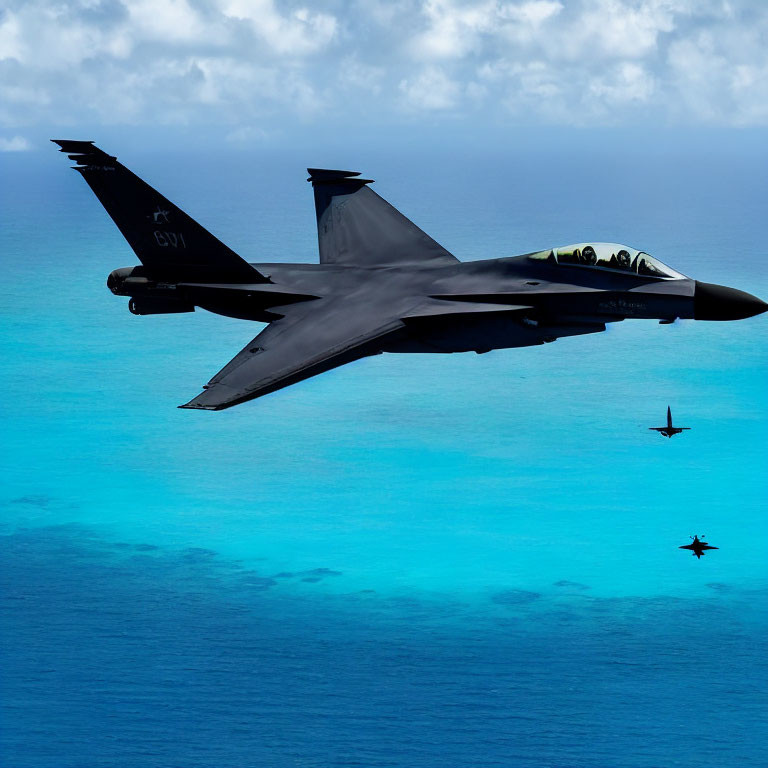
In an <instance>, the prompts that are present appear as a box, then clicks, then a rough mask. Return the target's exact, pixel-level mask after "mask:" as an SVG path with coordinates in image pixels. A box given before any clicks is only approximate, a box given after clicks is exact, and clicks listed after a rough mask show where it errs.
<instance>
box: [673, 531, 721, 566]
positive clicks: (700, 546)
mask: <svg viewBox="0 0 768 768" xmlns="http://www.w3.org/2000/svg"><path fill="white" fill-rule="evenodd" d="M678 549H690V550H691V551H692V552H693V554H694V555H696V559H697V560H700V559H701V556H702V555H703V554H704V550H705V549H719V547H710V546H709V544H707V542H706V541H702V540H701V539H699V537H698V536H693V537H692V538H691V543H690V544H685V545H684V546H682V547H678Z"/></svg>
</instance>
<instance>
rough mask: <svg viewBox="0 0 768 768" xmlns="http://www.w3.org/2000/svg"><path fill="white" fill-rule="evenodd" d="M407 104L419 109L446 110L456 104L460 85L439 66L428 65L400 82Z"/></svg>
mask: <svg viewBox="0 0 768 768" xmlns="http://www.w3.org/2000/svg"><path fill="white" fill-rule="evenodd" d="M400 90H401V91H402V93H403V94H404V95H405V101H406V104H407V105H408V106H409V107H411V108H412V109H417V110H445V109H451V108H452V107H454V106H456V104H457V102H458V98H459V86H458V85H457V84H456V83H455V82H454V81H453V80H451V79H450V78H449V77H448V76H447V75H446V74H445V72H443V71H442V70H441V69H440V68H438V67H427V68H426V69H424V70H422V71H421V72H420V73H419V74H418V75H417V76H416V77H414V78H412V79H410V80H402V81H401V82H400Z"/></svg>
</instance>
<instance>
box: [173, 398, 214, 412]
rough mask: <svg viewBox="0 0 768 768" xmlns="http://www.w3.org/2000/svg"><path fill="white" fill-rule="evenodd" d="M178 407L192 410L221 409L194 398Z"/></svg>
mask: <svg viewBox="0 0 768 768" xmlns="http://www.w3.org/2000/svg"><path fill="white" fill-rule="evenodd" d="M176 407H177V408H186V409H189V410H190V411H219V410H221V409H220V408H216V407H214V406H211V405H200V404H199V403H196V402H195V401H194V400H190V401H189V402H188V403H184V405H177V406H176Z"/></svg>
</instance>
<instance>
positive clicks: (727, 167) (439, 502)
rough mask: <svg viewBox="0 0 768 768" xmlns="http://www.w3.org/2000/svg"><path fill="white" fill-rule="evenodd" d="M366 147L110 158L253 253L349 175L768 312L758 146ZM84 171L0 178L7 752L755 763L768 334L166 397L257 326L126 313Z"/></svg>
mask: <svg viewBox="0 0 768 768" xmlns="http://www.w3.org/2000/svg"><path fill="white" fill-rule="evenodd" d="M106 148H107V149H110V150H111V151H115V148H110V147H106ZM117 149H119V148H117ZM352 154H353V156H352V157H348V156H345V153H343V152H340V151H336V152H328V153H326V155H327V156H322V155H321V156H320V157H318V156H317V154H314V155H311V156H310V155H308V154H307V153H302V152H294V153H285V152H282V153H280V152H278V153H271V154H267V153H249V154H245V155H238V154H235V153H231V154H226V153H222V154H220V155H215V156H202V157H201V156H196V155H191V154H189V155H185V154H182V153H178V154H175V155H174V154H171V155H159V154H150V153H146V152H144V153H142V152H141V151H139V152H134V153H133V154H125V153H124V154H123V155H122V156H121V159H122V160H123V161H124V162H125V163H126V164H127V165H128V166H129V167H131V168H132V169H133V170H134V171H136V172H137V173H139V175H141V176H143V177H144V178H145V179H147V181H149V182H150V183H152V184H153V185H154V186H156V187H158V188H159V189H160V190H161V191H162V192H163V193H165V194H166V195H167V196H168V197H170V198H171V199H172V200H174V202H176V203H177V204H179V205H180V206H181V207H182V208H184V209H185V210H187V212H189V213H190V214H191V215H192V216H194V217H195V218H197V219H199V220H200V221H201V223H203V224H204V225H205V226H207V227H208V228H210V229H211V230H212V231H213V232H214V233H215V234H217V235H218V236H219V237H220V238H221V239H223V240H224V241H225V242H226V243H227V244H228V245H230V246H231V247H232V248H234V249H235V250H236V251H237V252H238V253H240V254H241V255H243V256H244V257H246V258H247V259H248V260H250V261H256V262H258V261H315V260H316V233H315V228H314V212H313V207H312V200H311V190H310V188H309V185H307V184H305V183H304V182H303V179H304V178H305V176H304V175H303V169H304V167H306V166H307V165H318V166H329V167H348V166H351V165H355V166H356V168H358V169H359V170H362V171H364V172H365V174H371V175H372V177H373V178H375V179H377V183H376V186H375V189H376V190H377V191H378V192H379V194H381V195H383V196H384V197H385V198H387V199H388V200H390V202H392V203H393V204H394V205H396V206H397V207H399V208H400V209H401V210H403V211H404V212H405V213H406V214H407V215H409V216H410V217H411V218H413V219H414V220H415V221H416V223H418V224H419V225H420V226H422V228H424V229H425V230H426V231H428V232H429V233H430V234H432V235H433V236H434V237H435V238H436V239H437V240H438V241H439V242H440V243H441V244H443V245H444V246H445V247H447V248H448V249H449V250H450V251H452V252H453V253H454V254H456V255H457V256H458V257H459V258H461V259H462V260H465V259H467V260H468V259H478V258H489V257H494V256H509V255H514V254H515V253H524V252H528V251H533V250H537V249H540V248H544V247H550V246H553V245H562V244H566V243H570V242H577V241H584V240H590V239H593V240H604V241H617V242H624V243H627V244H629V245H632V246H635V247H638V248H642V249H644V250H647V251H648V252H650V253H651V254H653V255H655V256H657V257H658V258H660V259H661V260H662V261H664V262H666V263H668V264H670V265H671V266H672V267H674V268H675V269H678V270H680V271H681V272H683V273H685V274H687V275H689V276H692V277H695V278H697V279H700V280H704V281H707V282H720V283H724V284H727V285H731V286H733V287H736V288H741V289H745V290H749V291H751V292H753V293H756V294H757V295H759V296H761V297H762V298H764V299H765V298H768V266H766V256H767V255H768V254H766V242H767V241H768V229H767V228H766V216H765V211H766V209H767V208H768V181H766V174H765V173H764V168H765V157H762V158H757V159H756V158H755V157H754V156H752V157H746V156H745V155H741V154H739V153H737V152H734V153H731V154H728V155H726V154H722V155H718V156H711V155H706V154H702V153H700V152H699V153H694V152H693V151H691V153H690V154H686V153H682V154H678V155H665V154H663V153H661V152H658V153H656V154H653V153H644V154H637V155H631V156H626V155H621V156H618V155H616V154H612V153H610V152H608V151H605V152H602V153H601V152H597V151H594V152H590V153H584V154H566V153H562V155H552V154H551V153H550V154H545V153H543V152H541V153H530V154H525V153H523V152H517V153H516V152H514V151H510V152H509V153H508V154H506V155H504V154H502V155H500V156H499V155H496V156H493V157H491V156H485V155H483V154H482V153H481V152H478V153H477V154H476V155H475V156H472V157H464V158H457V157H455V156H450V155H448V154H447V153H441V152H440V151H438V150H435V151H434V152H433V153H432V154H427V155H424V154H416V153H414V154H412V155H405V156H404V155H400V154H395V153H391V154H382V153H379V154H376V153H366V152H361V151H359V150H356V151H355V152H353V153H352ZM66 165H67V163H66V160H65V159H64V158H63V157H62V156H57V155H56V154H55V152H54V151H53V149H50V150H48V151H47V152H45V151H41V152H39V153H37V152H35V153H28V154H25V155H18V156H5V157H3V158H2V168H1V170H2V178H3V181H2V186H1V187H0V195H2V199H1V200H0V217H1V221H0V253H1V254H2V264H3V279H2V282H1V283H0V294H1V296H2V302H1V305H0V312H2V339H1V340H0V341H1V343H2V347H1V349H2V357H1V358H0V360H2V380H3V390H4V397H3V398H2V406H0V407H1V408H2V412H3V424H4V438H5V439H4V440H3V451H4V455H3V467H4V470H5V471H4V473H3V474H4V478H5V480H4V484H3V489H2V498H1V499H0V501H2V503H3V517H2V528H1V529H0V532H1V533H2V541H3V570H2V577H1V578H2V587H3V589H2V598H3V602H4V613H3V616H4V618H3V621H2V652H3V658H4V659H5V660H6V663H5V673H4V675H3V681H2V703H3V716H2V721H1V723H0V725H2V734H1V735H0V762H2V764H3V765H7V766H9V767H15V768H22V767H24V768H26V767H27V766H29V767H30V768H31V767H32V766H34V767H35V768H37V767H39V766H73V767H74V766H78V767H80V766H123V765H125V766H129V765H130V766H142V767H143V766H222V765H240V766H284V765H298V766H313V767H314V766H352V765H360V766H415V765H419V766H422V765H423V766H433V765H434V766H491V765H503V766H531V767H534V766H535V767H536V768H539V767H540V766H541V767H543V766H590V767H591V766H643V767H645V766H667V765H679V766H694V765H696V766H723V765H733V766H763V765H765V764H766V760H767V759H768V758H767V757H766V750H765V748H764V745H765V744H766V743H768V726H766V717H765V713H766V707H767V705H768V701H767V699H768V697H767V696H766V693H765V690H766V683H768V674H767V673H766V667H765V661H764V660H765V653H766V650H768V649H767V648H766V641H765V637H766V630H768V609H767V606H766V596H767V595H768V567H767V566H766V556H765V554H766V548H765V544H764V542H765V540H766V537H767V536H768V523H767V522H766V500H767V499H768V478H767V477H766V472H765V467H766V466H767V465H768V462H767V461H766V459H768V447H766V436H767V435H768V390H766V386H765V384H766V372H767V369H768V345H766V342H765V337H766V329H767V328H768V325H766V324H767V323H768V318H767V317H766V316H765V315H763V316H761V317H756V318H751V319H749V320H745V321H740V322H735V323H704V322H699V323H694V322H682V323H680V322H679V323H676V324H675V325H673V326H660V325H658V324H656V323H655V322H653V321H628V322H625V323H621V324H616V325H614V326H612V327H610V328H609V330H608V331H607V332H606V333H604V334H597V335H592V336H584V337H575V338H572V339H562V340H559V341H557V342H556V343H555V344H552V345H547V346H545V347H537V348H529V349H521V350H508V351H498V352H492V353H489V354H487V355H482V356H477V355H473V354H466V355H452V356H438V355H423V356H422V355H402V356H394V355H381V356H378V357H376V358H372V359H369V360H365V361H360V362H358V363H355V364H352V365H350V366H346V367H344V368H342V369H339V370H336V371H333V372H330V373H328V374H325V375H323V376H321V377H318V378H316V379H312V380H310V381H307V382H303V383H301V384H299V385H296V386H294V387H291V388H289V389H286V390H283V391H281V392H278V393H275V394H272V395H269V396H267V397H265V398H263V399H260V400H258V401H255V402H253V403H249V404H246V405H243V406H240V407H237V408H234V409H231V410H228V411H224V412H221V413H201V412H195V411H185V410H178V409H177V408H176V407H175V406H176V405H178V404H180V403H183V402H186V401H187V400H188V399H190V397H192V396H194V395H195V394H197V392H198V391H199V387H200V385H201V384H202V383H204V382H205V381H207V379H208V378H209V377H210V376H211V375H212V374H213V373H214V372H215V371H217V370H218V369H219V368H220V367H221V366H222V365H223V364H224V363H225V362H226V361H227V360H229V358H230V357H232V356H233V355H234V354H235V353H236V352H237V351H238V350H239V349H240V348H241V347H242V346H243V345H244V344H245V343H246V342H247V341H248V340H249V339H250V338H251V337H252V336H254V335H255V334H256V332H257V331H258V329H259V328H260V327H262V326H259V325H257V324H252V323H247V322H244V321H237V320H231V319H226V318H221V317H217V316H213V315H210V314H207V313H204V312H197V313H195V314H194V315H176V316H173V315H169V316H157V317H134V316H132V315H130V314H129V313H128V310H127V306H126V302H125V300H121V299H117V298H115V297H113V296H112V295H111V294H110V293H109V292H108V291H107V289H106V287H105V285H104V281H105V279H106V276H107V274H108V273H109V272H110V271H111V270H112V269H114V268H116V267H120V266H128V265H131V264H133V263H135V258H134V256H133V254H132V253H131V252H130V249H129V248H128V246H127V244H126V243H125V242H124V241H123V240H122V238H121V236H120V235H119V233H118V232H117V230H116V228H115V227H114V225H113V224H112V223H111V221H110V220H109V219H108V218H107V216H106V214H105V213H104V212H103V210H102V209H101V206H100V205H99V204H98V202H97V201H96V200H95V198H94V197H93V196H92V193H91V192H90V190H89V189H88V188H87V187H86V185H85V184H84V183H83V181H82V180H81V179H80V178H79V177H78V176H77V175H76V174H74V173H72V172H71V171H68V170H67V168H66ZM668 404H669V405H671V406H672V410H673V414H674V416H675V420H676V421H679V422H680V423H681V424H684V425H687V426H691V427H693V429H692V430H691V431H690V432H688V433H686V434H684V435H683V436H680V437H677V438H675V439H672V440H666V439H663V438H661V437H659V436H658V435H657V434H655V433H653V432H650V431H648V429H647V427H648V426H651V425H657V424H661V423H662V422H663V420H664V417H665V411H666V406H667V405H668ZM694 533H699V534H706V536H707V537H708V539H709V540H710V542H711V543H713V544H715V545H717V546H719V547H720V550H719V551H717V552H713V553H710V554H709V555H707V556H706V557H705V558H703V559H702V560H701V561H697V560H696V559H695V558H693V557H690V556H689V555H688V553H686V552H681V551H680V550H678V549H677V547H678V545H680V544H683V543H685V542H687V539H688V536H689V535H692V534H694Z"/></svg>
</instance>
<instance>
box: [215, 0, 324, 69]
mask: <svg viewBox="0 0 768 768" xmlns="http://www.w3.org/2000/svg"><path fill="white" fill-rule="evenodd" d="M220 8H221V10H222V12H223V14H224V16H226V17H228V18H231V19H238V20H241V21H247V22H248V23H249V24H250V26H251V27H252V29H253V31H254V32H255V33H256V35H257V36H258V37H259V38H260V39H261V41H262V42H263V43H264V44H266V45H268V46H269V47H270V48H271V49H273V50H274V51H276V52H277V53H280V54H285V55H298V56H302V55H305V54H308V53H315V52H317V51H320V50H322V49H323V48H325V47H326V46H327V45H328V43H330V41H331V40H332V39H333V37H334V35H335V34H336V18H335V17H334V16H332V15H331V14H328V13H317V12H313V11H310V10H309V9H307V8H297V9H295V10H294V11H291V12H289V13H287V14H283V13H280V12H279V11H278V10H277V8H276V7H275V3H274V1H273V0H221V4H220Z"/></svg>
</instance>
